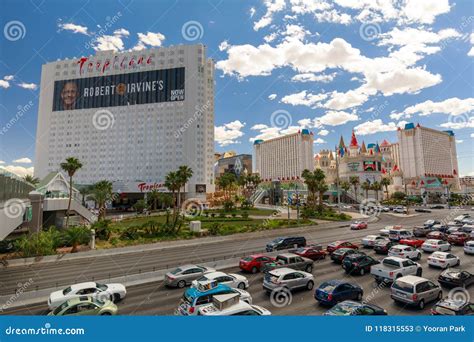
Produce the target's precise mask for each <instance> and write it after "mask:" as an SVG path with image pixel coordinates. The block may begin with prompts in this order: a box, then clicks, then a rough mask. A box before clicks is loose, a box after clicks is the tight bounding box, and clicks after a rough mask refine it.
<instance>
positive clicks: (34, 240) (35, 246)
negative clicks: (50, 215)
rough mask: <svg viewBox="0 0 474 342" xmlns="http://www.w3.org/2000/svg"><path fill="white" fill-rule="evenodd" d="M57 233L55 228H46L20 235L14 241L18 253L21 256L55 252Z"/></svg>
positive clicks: (27, 256)
mask: <svg viewBox="0 0 474 342" xmlns="http://www.w3.org/2000/svg"><path fill="white" fill-rule="evenodd" d="M57 233H58V232H57V230H47V231H40V232H38V233H33V234H30V235H24V236H22V237H21V238H19V239H18V240H16V241H15V247H16V249H17V250H18V254H19V255H20V256H21V257H23V258H29V257H35V256H44V255H53V254H56V247H55V244H56V243H57V242H55V239H56V237H57V236H58V235H57Z"/></svg>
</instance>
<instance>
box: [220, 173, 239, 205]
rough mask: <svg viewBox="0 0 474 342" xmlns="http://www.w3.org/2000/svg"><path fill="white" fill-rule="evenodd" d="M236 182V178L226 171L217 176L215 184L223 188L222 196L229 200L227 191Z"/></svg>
mask: <svg viewBox="0 0 474 342" xmlns="http://www.w3.org/2000/svg"><path fill="white" fill-rule="evenodd" d="M236 183H237V178H236V177H235V174H233V173H229V172H226V173H224V174H223V175H222V176H220V177H219V178H217V185H218V186H219V188H220V189H222V190H224V197H225V198H226V200H230V193H229V191H230V190H231V189H232V188H234V186H235V184H236Z"/></svg>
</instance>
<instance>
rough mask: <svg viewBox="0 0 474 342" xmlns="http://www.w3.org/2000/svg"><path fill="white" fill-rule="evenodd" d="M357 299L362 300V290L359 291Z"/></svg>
mask: <svg viewBox="0 0 474 342" xmlns="http://www.w3.org/2000/svg"><path fill="white" fill-rule="evenodd" d="M357 300H362V292H359V293H358V294H357Z"/></svg>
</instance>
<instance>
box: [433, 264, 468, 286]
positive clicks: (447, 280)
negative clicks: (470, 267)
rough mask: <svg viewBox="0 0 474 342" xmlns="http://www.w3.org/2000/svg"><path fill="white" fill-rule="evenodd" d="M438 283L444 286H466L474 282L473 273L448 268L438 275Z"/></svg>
mask: <svg viewBox="0 0 474 342" xmlns="http://www.w3.org/2000/svg"><path fill="white" fill-rule="evenodd" d="M438 283H440V284H441V286H445V287H464V288H466V287H468V286H469V285H471V284H473V283H474V275H473V274H472V273H471V272H468V271H464V270H461V269H458V268H448V269H447V270H444V271H443V272H441V274H440V275H439V276H438Z"/></svg>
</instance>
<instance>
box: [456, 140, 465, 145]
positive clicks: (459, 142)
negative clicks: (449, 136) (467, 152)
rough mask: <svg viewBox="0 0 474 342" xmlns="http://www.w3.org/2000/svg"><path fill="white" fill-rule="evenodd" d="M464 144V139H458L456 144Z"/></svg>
mask: <svg viewBox="0 0 474 342" xmlns="http://www.w3.org/2000/svg"><path fill="white" fill-rule="evenodd" d="M463 142H464V140H462V139H456V144H462V143H463Z"/></svg>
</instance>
